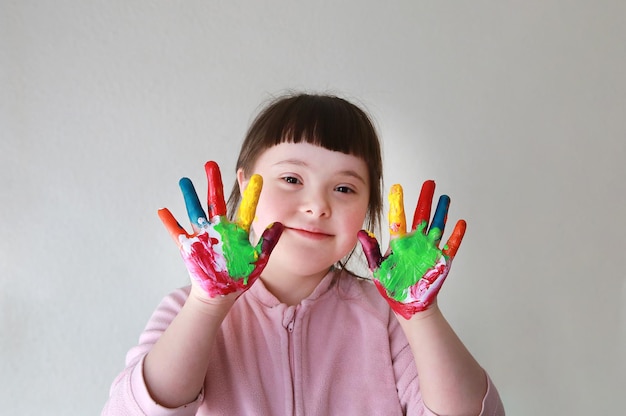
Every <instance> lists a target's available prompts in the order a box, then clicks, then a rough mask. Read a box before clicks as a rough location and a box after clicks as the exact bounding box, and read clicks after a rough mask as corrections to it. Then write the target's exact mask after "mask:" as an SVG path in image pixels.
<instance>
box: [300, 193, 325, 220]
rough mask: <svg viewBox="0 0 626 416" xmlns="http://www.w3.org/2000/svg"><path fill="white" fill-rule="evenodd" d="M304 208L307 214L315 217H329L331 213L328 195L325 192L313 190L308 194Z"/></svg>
mask: <svg viewBox="0 0 626 416" xmlns="http://www.w3.org/2000/svg"><path fill="white" fill-rule="evenodd" d="M302 209H303V211H304V212H306V214H308V215H310V216H312V217H315V218H327V217H330V215H331V207H330V203H329V201H328V196H327V195H326V194H325V193H324V192H311V193H310V194H308V195H307V198H306V200H305V201H304V204H303V205H302Z"/></svg>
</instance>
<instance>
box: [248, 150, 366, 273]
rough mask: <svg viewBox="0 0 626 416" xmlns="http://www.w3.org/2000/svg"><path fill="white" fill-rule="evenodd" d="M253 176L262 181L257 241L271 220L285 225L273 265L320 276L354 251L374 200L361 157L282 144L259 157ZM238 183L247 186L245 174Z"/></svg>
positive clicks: (255, 232) (272, 256)
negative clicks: (371, 200)
mask: <svg viewBox="0 0 626 416" xmlns="http://www.w3.org/2000/svg"><path fill="white" fill-rule="evenodd" d="M250 173H258V174H260V175H261V176H262V177H263V190H262V192H261V196H260V199H259V203H258V206H257V209H256V217H255V220H254V222H253V223H252V229H253V232H254V235H255V236H256V237H255V240H256V239H258V236H260V235H261V234H262V233H263V230H264V229H265V228H266V227H267V226H268V225H269V224H271V223H273V222H281V223H282V224H283V225H284V226H285V231H284V232H283V234H282V236H281V237H280V240H279V242H278V245H277V246H276V248H275V250H274V251H273V253H272V255H271V257H270V263H275V264H276V262H281V263H280V267H281V268H282V267H287V268H289V269H292V270H297V271H298V272H299V273H302V274H312V273H319V272H321V271H323V270H327V269H328V268H329V267H330V266H331V265H333V264H335V263H336V262H337V261H338V260H340V259H342V258H343V257H344V256H345V255H347V254H348V253H349V252H350V251H351V250H352V249H353V248H354V246H355V244H356V242H357V233H358V231H359V230H360V229H361V228H362V227H363V221H364V219H365V215H366V213H367V208H368V203H369V196H370V192H369V190H370V184H369V180H370V179H369V177H368V169H367V166H366V165H365V162H364V161H363V160H362V159H360V158H358V157H356V156H352V155H347V154H344V153H341V152H334V151H331V150H327V149H324V148H323V147H319V146H315V145H312V144H309V143H281V144H279V145H276V146H274V147H271V148H269V149H267V150H266V151H265V152H264V153H263V154H262V155H261V156H259V158H258V160H257V162H256V164H255V168H254V172H250ZM239 180H240V184H244V185H245V178H244V176H243V172H240V173H239ZM255 242H256V241H255Z"/></svg>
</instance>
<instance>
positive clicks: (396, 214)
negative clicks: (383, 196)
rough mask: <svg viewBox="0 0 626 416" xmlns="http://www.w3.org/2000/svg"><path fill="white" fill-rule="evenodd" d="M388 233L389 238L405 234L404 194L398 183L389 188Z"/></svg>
mask: <svg viewBox="0 0 626 416" xmlns="http://www.w3.org/2000/svg"><path fill="white" fill-rule="evenodd" d="M389 234H390V236H391V238H396V237H401V236H403V235H405V234H406V215H405V214H404V194H403V191H402V186H400V185H399V184H395V185H393V186H392V187H391V189H390V190H389Z"/></svg>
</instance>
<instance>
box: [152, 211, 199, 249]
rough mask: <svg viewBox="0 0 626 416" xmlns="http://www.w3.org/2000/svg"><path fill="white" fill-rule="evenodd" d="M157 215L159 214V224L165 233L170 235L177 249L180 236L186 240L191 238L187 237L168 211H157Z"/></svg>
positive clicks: (185, 232)
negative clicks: (162, 226)
mask: <svg viewBox="0 0 626 416" xmlns="http://www.w3.org/2000/svg"><path fill="white" fill-rule="evenodd" d="M158 214H159V218H160V219H161V222H162V223H163V225H164V226H165V228H166V229H167V231H168V232H169V233H170V236H172V239H173V240H174V241H175V242H176V245H177V246H178V247H180V245H181V242H180V236H181V235H184V236H185V237H187V238H190V237H192V235H189V234H188V233H187V231H185V229H184V228H183V227H181V225H180V224H179V223H178V221H176V218H174V216H173V215H172V213H171V212H170V210H169V209H167V208H162V209H160V210H159V211H158Z"/></svg>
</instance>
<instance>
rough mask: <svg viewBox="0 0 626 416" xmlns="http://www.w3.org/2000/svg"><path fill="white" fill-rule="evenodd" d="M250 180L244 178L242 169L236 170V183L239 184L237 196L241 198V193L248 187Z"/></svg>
mask: <svg viewBox="0 0 626 416" xmlns="http://www.w3.org/2000/svg"><path fill="white" fill-rule="evenodd" d="M249 181H250V180H249V179H248V178H246V174H245V173H244V171H243V168H239V169H237V183H238V184H239V194H240V195H241V196H243V191H244V190H245V189H246V186H248V182H249Z"/></svg>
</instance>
